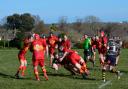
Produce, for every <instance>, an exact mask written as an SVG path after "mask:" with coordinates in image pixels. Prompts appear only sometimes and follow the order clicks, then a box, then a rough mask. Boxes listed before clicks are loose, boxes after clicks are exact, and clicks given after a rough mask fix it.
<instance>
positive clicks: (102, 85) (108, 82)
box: [99, 73, 124, 89]
mask: <svg viewBox="0 0 128 89" xmlns="http://www.w3.org/2000/svg"><path fill="white" fill-rule="evenodd" d="M123 74H124V73H120V76H122V75H123ZM112 80H113V79H112ZM112 80H110V81H107V82H106V83H103V84H101V85H100V86H99V89H101V88H103V87H104V86H106V85H108V84H110V83H111V81H112Z"/></svg>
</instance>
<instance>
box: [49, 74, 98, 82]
mask: <svg viewBox="0 0 128 89" xmlns="http://www.w3.org/2000/svg"><path fill="white" fill-rule="evenodd" d="M47 74H48V76H59V77H66V78H69V79H78V80H92V81H94V80H96V79H95V78H89V77H87V78H82V75H80V74H76V75H72V74H64V73H52V72H47Z"/></svg>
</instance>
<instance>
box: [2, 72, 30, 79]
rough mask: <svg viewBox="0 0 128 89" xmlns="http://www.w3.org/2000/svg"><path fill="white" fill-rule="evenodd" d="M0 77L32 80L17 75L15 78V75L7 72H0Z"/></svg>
mask: <svg viewBox="0 0 128 89" xmlns="http://www.w3.org/2000/svg"><path fill="white" fill-rule="evenodd" d="M0 77H2V78H8V79H9V78H10V79H24V80H32V78H26V77H19V78H16V77H15V75H9V74H4V73H1V72H0Z"/></svg>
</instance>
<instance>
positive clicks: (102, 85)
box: [99, 81, 111, 89]
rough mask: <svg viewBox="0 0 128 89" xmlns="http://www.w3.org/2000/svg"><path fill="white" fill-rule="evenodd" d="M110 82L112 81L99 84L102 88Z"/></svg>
mask: <svg viewBox="0 0 128 89" xmlns="http://www.w3.org/2000/svg"><path fill="white" fill-rule="evenodd" d="M110 83H111V81H107V82H106V83H103V84H101V85H100V86H99V89H101V88H102V87H104V86H106V85H108V84H110Z"/></svg>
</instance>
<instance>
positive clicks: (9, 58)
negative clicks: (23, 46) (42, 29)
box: [0, 49, 128, 89]
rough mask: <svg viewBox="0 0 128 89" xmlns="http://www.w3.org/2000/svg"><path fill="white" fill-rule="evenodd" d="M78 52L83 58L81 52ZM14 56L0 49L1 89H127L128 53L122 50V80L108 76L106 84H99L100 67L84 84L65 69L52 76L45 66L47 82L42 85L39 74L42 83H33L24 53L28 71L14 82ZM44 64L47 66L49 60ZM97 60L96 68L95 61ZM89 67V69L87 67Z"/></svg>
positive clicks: (127, 50) (52, 73)
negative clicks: (47, 76)
mask: <svg viewBox="0 0 128 89" xmlns="http://www.w3.org/2000/svg"><path fill="white" fill-rule="evenodd" d="M78 52H79V53H80V54H81V55H82V56H83V54H82V50H78ZM17 53H18V50H15V49H6V50H3V49H0V89H100V88H101V89H128V49H123V50H122V54H121V56H120V61H119V62H120V63H119V65H118V69H119V70H120V71H121V72H122V73H121V74H122V75H121V79H120V80H117V78H116V76H115V75H114V74H111V73H107V76H106V77H107V82H106V83H103V81H102V80H101V71H100V69H99V67H95V70H90V72H91V74H90V76H89V79H87V80H84V79H82V77H81V76H78V75H77V76H74V77H73V76H71V75H70V72H68V71H66V70H65V69H64V68H60V70H59V71H58V73H55V72H54V70H53V69H51V68H50V67H48V66H46V67H47V71H48V75H49V80H48V81H45V79H44V78H43V74H42V72H41V70H40V79H41V81H40V82H38V81H35V77H34V74H33V67H32V63H31V53H30V52H28V53H27V60H28V67H27V70H26V76H25V78H22V79H15V78H14V75H15V73H16V70H17V68H18V65H19V62H18V59H17ZM46 60H47V62H48V59H46ZM96 60H97V61H96V65H97V66H98V65H99V61H98V57H97V59H96ZM88 67H91V66H90V63H89V64H88ZM94 78H95V79H96V80H94Z"/></svg>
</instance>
